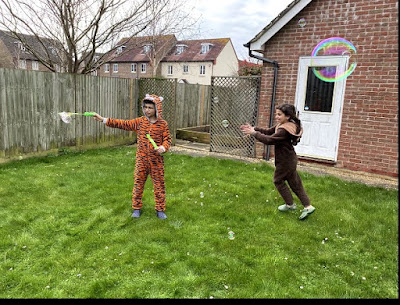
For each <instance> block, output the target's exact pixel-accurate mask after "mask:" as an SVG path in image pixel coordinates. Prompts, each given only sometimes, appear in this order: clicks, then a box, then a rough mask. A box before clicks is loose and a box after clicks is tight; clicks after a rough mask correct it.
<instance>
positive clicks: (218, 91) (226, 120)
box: [210, 77, 261, 157]
mask: <svg viewBox="0 0 400 305" xmlns="http://www.w3.org/2000/svg"><path fill="white" fill-rule="evenodd" d="M260 82H261V78H260V77H212V94H211V95H212V105H211V125H210V131H211V134H210V150H211V151H215V152H223V153H228V154H232V155H239V156H245V157H255V140H254V138H253V137H246V136H243V134H242V132H241V131H240V128H239V127H240V125H242V124H245V123H246V122H248V123H250V124H252V125H253V126H254V125H255V124H256V120H257V112H258V101H259V91H260Z"/></svg>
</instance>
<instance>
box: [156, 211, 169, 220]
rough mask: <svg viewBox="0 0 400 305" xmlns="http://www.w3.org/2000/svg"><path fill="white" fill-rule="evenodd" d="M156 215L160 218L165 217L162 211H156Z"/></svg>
mask: <svg viewBox="0 0 400 305" xmlns="http://www.w3.org/2000/svg"><path fill="white" fill-rule="evenodd" d="M157 217H158V218H160V219H166V218H167V215H165V213H164V212H163V211H157Z"/></svg>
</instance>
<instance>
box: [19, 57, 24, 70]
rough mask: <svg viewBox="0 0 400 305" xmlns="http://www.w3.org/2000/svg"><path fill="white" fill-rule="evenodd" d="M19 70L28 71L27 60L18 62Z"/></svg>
mask: <svg viewBox="0 0 400 305" xmlns="http://www.w3.org/2000/svg"><path fill="white" fill-rule="evenodd" d="M18 68H20V69H26V60H25V59H20V60H18Z"/></svg>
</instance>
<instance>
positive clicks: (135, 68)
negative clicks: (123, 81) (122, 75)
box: [131, 64, 137, 73]
mask: <svg viewBox="0 0 400 305" xmlns="http://www.w3.org/2000/svg"><path fill="white" fill-rule="evenodd" d="M136 70H137V64H131V73H136Z"/></svg>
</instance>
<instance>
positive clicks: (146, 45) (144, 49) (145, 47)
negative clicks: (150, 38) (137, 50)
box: [143, 44, 151, 54]
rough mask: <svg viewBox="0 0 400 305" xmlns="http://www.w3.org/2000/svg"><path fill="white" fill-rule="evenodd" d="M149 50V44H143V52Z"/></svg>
mask: <svg viewBox="0 0 400 305" xmlns="http://www.w3.org/2000/svg"><path fill="white" fill-rule="evenodd" d="M150 50H151V45H150V44H145V45H144V46H143V54H146V53H147V52H149V51H150Z"/></svg>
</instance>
